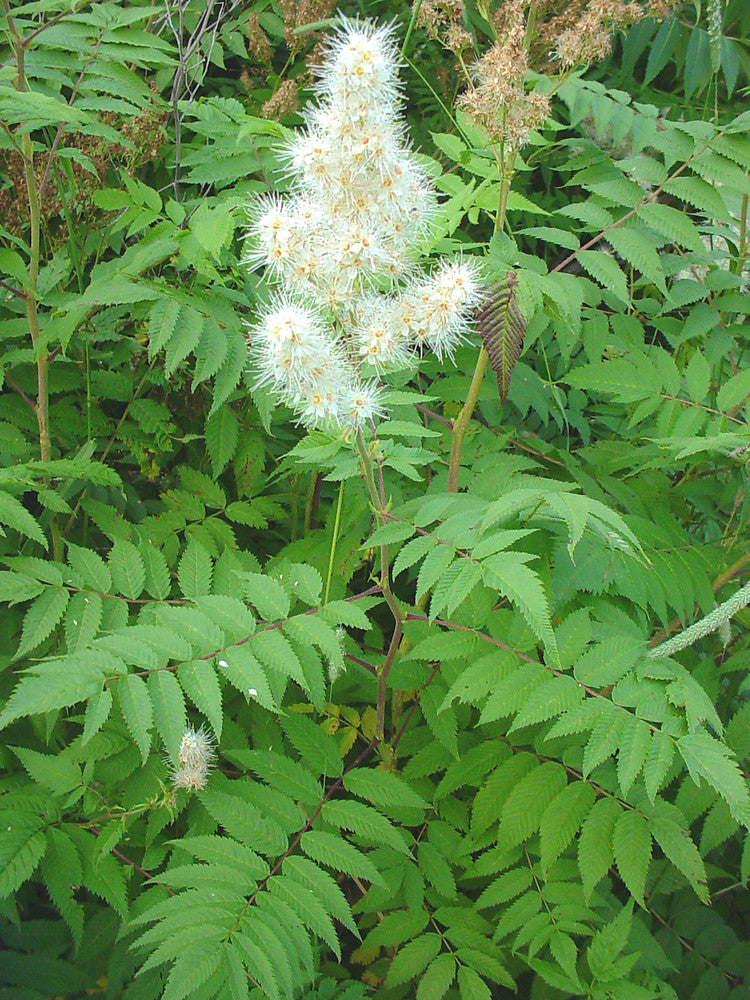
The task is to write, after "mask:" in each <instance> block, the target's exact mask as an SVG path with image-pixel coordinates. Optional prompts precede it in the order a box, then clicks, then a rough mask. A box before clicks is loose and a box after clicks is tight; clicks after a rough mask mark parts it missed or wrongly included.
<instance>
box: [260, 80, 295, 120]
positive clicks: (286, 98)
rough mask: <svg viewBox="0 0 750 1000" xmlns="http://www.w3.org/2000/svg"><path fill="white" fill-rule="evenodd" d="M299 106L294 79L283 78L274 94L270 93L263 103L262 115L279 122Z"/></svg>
mask: <svg viewBox="0 0 750 1000" xmlns="http://www.w3.org/2000/svg"><path fill="white" fill-rule="evenodd" d="M298 107H299V94H298V92H297V84H296V82H295V81H294V80H284V81H282V83H280V84H279V88H278V90H277V91H276V93H275V94H272V95H271V97H269V98H268V100H267V101H266V103H265V104H264V105H263V117H264V118H270V119H271V120H272V121H275V122H280V121H281V120H282V119H283V118H286V116H287V115H289V114H291V113H292V112H293V111H296V110H297V108H298Z"/></svg>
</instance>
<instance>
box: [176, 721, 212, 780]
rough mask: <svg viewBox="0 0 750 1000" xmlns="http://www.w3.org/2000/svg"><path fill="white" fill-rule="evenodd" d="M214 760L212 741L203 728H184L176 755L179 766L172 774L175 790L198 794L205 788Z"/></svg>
mask: <svg viewBox="0 0 750 1000" xmlns="http://www.w3.org/2000/svg"><path fill="white" fill-rule="evenodd" d="M213 758H214V740H213V737H212V736H211V734H210V733H207V732H206V731H205V730H204V728H203V726H201V727H200V729H193V727H192V726H186V727H185V731H184V732H183V734H182V740H181V742H180V749H179V753H178V755H177V761H178V764H179V766H178V767H177V768H176V769H175V770H174V771H173V773H172V784H173V785H174V786H175V788H186V789H188V791H194V792H199V791H201V789H203V788H205V787H206V782H207V781H208V772H209V770H210V769H211V763H212V761H213Z"/></svg>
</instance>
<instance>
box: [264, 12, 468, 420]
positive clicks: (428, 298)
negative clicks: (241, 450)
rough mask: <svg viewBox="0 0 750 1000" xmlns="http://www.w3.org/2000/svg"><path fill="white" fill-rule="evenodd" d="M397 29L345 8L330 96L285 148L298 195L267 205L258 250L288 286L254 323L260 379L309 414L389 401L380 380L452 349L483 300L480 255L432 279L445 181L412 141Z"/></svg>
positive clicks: (372, 407) (369, 409) (326, 64)
mask: <svg viewBox="0 0 750 1000" xmlns="http://www.w3.org/2000/svg"><path fill="white" fill-rule="evenodd" d="M397 70H398V57H397V52H396V48H395V46H394V43H393V39H392V37H391V33H390V30H389V29H387V28H382V27H375V26H374V25H373V24H371V23H370V22H359V21H350V20H346V19H342V22H341V27H340V29H339V31H338V32H337V34H336V35H334V36H333V38H332V39H330V40H329V42H328V48H327V51H326V54H325V58H324V60H323V64H322V66H321V67H320V69H319V75H320V81H319V84H318V93H319V97H320V100H319V103H318V105H317V106H316V107H314V108H313V109H312V110H310V111H309V112H308V114H307V120H306V126H305V128H304V129H303V130H302V131H301V132H300V133H299V134H298V135H297V136H296V137H295V138H294V140H293V141H292V142H290V143H289V144H288V146H287V149H286V151H285V154H286V160H287V163H288V167H289V172H290V175H291V178H292V185H291V188H292V189H291V193H290V196H289V197H288V198H286V199H284V200H282V199H280V198H278V197H277V196H271V197H269V198H266V199H260V200H259V201H258V203H257V204H256V205H255V206H254V210H253V212H252V221H251V226H250V231H249V240H248V253H247V258H246V260H247V262H248V263H250V264H252V265H254V266H262V267H265V268H266V270H267V274H268V275H269V277H271V278H273V279H274V280H275V281H276V283H277V284H278V286H279V289H280V290H279V292H278V293H277V294H276V295H275V296H274V297H273V298H272V300H271V302H270V304H269V305H268V306H267V308H266V309H265V310H264V312H263V313H262V315H261V316H260V317H259V318H258V320H257V322H256V323H255V325H254V326H253V328H252V330H251V349H252V353H253V356H254V361H255V366H256V369H257V371H258V382H259V384H263V385H268V386H270V387H271V388H272V389H273V390H274V391H275V393H276V395H277V396H278V397H279V398H280V399H281V400H282V401H284V402H285V403H288V404H289V405H290V406H292V407H293V408H294V409H295V410H296V412H297V413H298V415H299V418H300V420H301V422H302V423H304V424H305V425H306V426H313V427H314V426H318V425H321V424H323V425H328V426H330V425H343V426H352V427H357V426H359V424H361V423H362V421H366V420H368V419H372V417H374V416H376V415H379V414H380V413H382V405H381V403H380V388H379V385H378V383H377V381H376V380H375V379H373V378H367V377H366V373H367V371H368V368H369V370H370V373H371V374H374V373H377V372H379V371H382V370H383V369H385V368H394V367H403V366H404V365H405V364H407V363H408V362H409V360H410V358H411V356H412V355H413V354H414V352H415V351H416V350H419V351H422V350H424V349H431V350H433V351H435V353H436V354H437V355H438V357H441V358H442V357H443V356H444V355H447V356H449V357H450V356H451V355H452V353H453V351H454V350H455V347H456V345H457V344H458V342H459V341H460V340H461V339H462V338H463V336H464V335H465V333H466V330H467V327H468V316H469V313H470V311H471V309H472V308H473V307H474V306H475V305H476V304H477V303H478V301H479V299H480V289H479V281H478V273H477V269H476V267H475V266H474V265H473V264H471V263H469V262H465V261H456V262H453V263H446V262H442V263H441V264H440V265H438V267H437V268H436V269H435V271H434V272H433V274H432V275H431V276H429V277H427V276H425V275H422V274H420V273H419V272H418V271H417V269H416V265H415V259H414V258H415V256H416V253H417V251H416V249H415V248H416V246H417V245H418V243H419V242H420V240H421V239H422V237H423V236H424V235H425V234H426V232H427V231H428V229H429V226H430V222H431V219H432V216H433V213H434V209H435V204H436V196H435V190H434V187H433V185H432V183H431V181H430V179H429V178H428V176H427V175H426V174H425V172H424V170H423V169H422V167H421V166H420V165H419V163H418V161H417V159H416V157H415V156H414V155H413V154H412V153H411V152H410V151H409V150H408V148H407V146H406V143H405V140H404V135H403V125H402V123H401V120H400V117H399V109H398V101H399V93H398V77H397Z"/></svg>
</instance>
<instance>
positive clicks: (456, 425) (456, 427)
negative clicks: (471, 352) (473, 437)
mask: <svg viewBox="0 0 750 1000" xmlns="http://www.w3.org/2000/svg"><path fill="white" fill-rule="evenodd" d="M489 359H490V356H489V354H488V353H487V351H486V349H485V348H484V347H482V349H481V350H480V352H479V357H478V358H477V366H476V368H475V369H474V375H473V377H472V379H471V385H470V386H469V393H468V395H467V397H466V402H465V403H464V405H463V406H462V407H461V412H460V413H459V415H458V417H457V418H456V420H454V422H453V430H452V432H451V457H450V461H449V463H448V492H449V493H455V492H456V491H457V490H458V474H459V472H460V470H461V449H462V447H463V443H464V435H465V434H466V428H467V427H468V426H469V422H470V420H471V418H472V415H473V413H474V407H475V406H476V404H477V399H478V397H479V390H480V389H481V388H482V382H483V381H484V373H485V372H486V371H487V362H488V361H489Z"/></svg>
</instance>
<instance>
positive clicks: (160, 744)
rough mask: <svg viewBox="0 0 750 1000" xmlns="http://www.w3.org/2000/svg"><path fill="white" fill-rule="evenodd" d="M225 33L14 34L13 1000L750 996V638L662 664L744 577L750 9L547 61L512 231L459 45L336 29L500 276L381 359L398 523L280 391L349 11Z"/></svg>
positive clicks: (480, 43)
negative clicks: (264, 315)
mask: <svg viewBox="0 0 750 1000" xmlns="http://www.w3.org/2000/svg"><path fill="white" fill-rule="evenodd" d="M218 6H219V7H221V11H219V10H218V7H213V6H211V5H205V4H199V3H197V2H193V0H191V2H188V3H186V4H183V5H182V21H181V22H180V23H181V25H182V29H181V32H182V33H181V34H180V29H179V27H178V24H177V23H176V14H174V8H172V13H171V14H170V15H169V16H167V14H166V13H165V11H163V10H162V9H161V8H155V7H153V6H150V5H147V4H145V3H141V2H136V3H131V4H123V3H120V2H119V0H103V2H100V3H97V4H89V5H86V4H84V5H81V4H74V5H70V4H66V3H64V2H62V0H41V2H34V3H21V4H16V5H13V6H12V7H11V8H8V9H5V12H4V15H3V22H2V25H3V32H4V35H3V41H2V46H3V48H2V60H1V61H2V66H3V73H2V74H1V79H0V119H1V120H2V123H3V125H4V129H3V132H2V134H1V135H0V175H1V176H2V188H1V189H0V206H2V216H1V217H0V227H2V228H0V238H1V239H2V247H0V269H2V272H3V273H2V275H1V276H0V278H1V280H2V284H0V336H1V337H2V341H3V346H4V351H3V356H2V358H0V377H1V378H2V380H3V381H2V390H3V392H2V396H0V562H1V563H2V568H0V602H1V603H2V609H3V610H2V619H1V625H0V635H1V639H0V727H2V744H1V745H0V763H1V764H2V772H3V773H2V776H1V777H0V935H1V936H2V940H3V957H2V961H0V993H1V994H2V996H3V997H5V996H6V995H7V997H9V998H10V997H12V996H13V997H14V996H20V997H23V998H24V1000H35V998H39V997H77V996H83V995H95V994H96V993H99V992H102V991H104V992H106V994H107V996H108V997H111V998H115V997H123V998H124V1000H156V998H158V997H164V998H165V1000H187V998H196V1000H213V998H221V1000H224V998H229V1000H256V998H259V997H262V996H267V997H270V998H272V1000H286V998H289V1000H292V998H310V1000H335V998H341V1000H360V998H362V997H365V996H375V995H376V996H381V995H382V996H383V997H384V998H386V1000H388V998H393V1000H399V998H401V997H406V996H414V995H416V997H417V998H418V1000H440V998H443V997H445V998H450V1000H485V998H490V997H501V996H503V997H504V996H511V995H516V996H519V997H524V998H528V1000H537V998H541V997H545V998H547V997H561V998H562V997H579V996H581V997H591V998H594V997H596V998H607V1000H651V998H655V997H659V998H674V997H679V998H680V1000H683V998H684V1000H688V998H695V1000H701V998H703V997H707V996H711V997H719V998H723V997H727V998H729V997H731V998H732V1000H740V998H741V997H744V996H745V995H746V993H747V990H748V980H750V948H749V947H748V943H747V939H748V935H747V904H746V902H744V901H743V900H744V896H743V892H742V890H743V887H745V888H746V884H747V880H748V877H749V876H750V838H748V832H747V831H748V826H749V825H750V798H749V796H748V780H749V779H748V761H749V760H750V709H749V702H748V696H749V695H750V685H749V684H748V682H747V678H746V674H747V665H748V650H747V627H748V625H749V624H750V612H748V610H747V608H745V607H742V608H740V609H739V610H738V611H737V613H736V614H735V616H734V617H733V618H731V619H730V620H729V621H724V622H723V625H722V628H721V629H720V630H719V631H717V632H715V633H712V634H709V635H702V636H701V637H700V639H698V640H697V641H694V642H691V643H690V644H689V645H686V646H685V648H681V649H680V650H679V651H677V652H675V653H674V654H673V655H672V656H669V657H667V656H664V655H660V651H659V650H658V649H656V648H655V647H657V646H658V645H659V643H660V642H661V641H663V639H664V638H665V637H666V636H667V635H670V634H674V633H676V632H679V631H682V630H683V629H684V628H685V627H687V626H688V625H689V624H690V623H691V622H694V621H696V620H698V619H700V618H702V617H704V616H706V615H708V614H710V613H711V612H712V611H713V609H714V608H715V606H716V605H717V604H723V603H724V602H726V601H727V600H728V599H729V598H731V597H732V595H733V594H734V593H735V592H736V591H737V590H738V589H739V587H740V586H741V583H740V582H738V580H739V576H738V575H739V574H740V572H741V571H742V570H743V567H746V566H747V550H748V532H747V523H748V503H747V482H746V480H747V455H748V453H749V452H748V449H749V448H750V437H749V436H748V429H749V427H750V406H749V405H748V399H749V398H750V374H749V372H750V369H748V364H747V357H748V355H747V344H748V322H747V312H748V309H747V301H748V295H747V253H748V239H747V199H748V194H750V183H749V182H748V169H750V145H749V144H748V140H747V138H746V133H747V128H748V115H747V113H746V112H745V113H742V112H743V102H742V98H743V96H744V95H745V91H746V88H747V80H748V78H749V77H750V72H749V70H750V61H749V60H748V54H747V51H746V48H747V46H746V42H745V41H744V39H746V37H747V34H748V31H747V29H748V8H747V5H746V4H743V3H742V2H741V0H727V2H724V0H721V2H719V0H714V2H712V3H710V4H709V5H708V7H709V14H710V11H713V12H714V13H713V14H712V15H710V16H712V17H714V21H712V22H710V23H709V21H708V20H707V14H706V10H705V9H704V10H702V11H701V10H697V9H696V8H694V7H693V6H691V5H685V6H684V8H680V7H679V6H678V7H676V8H675V9H674V10H673V12H672V13H671V14H670V16H667V17H666V18H665V19H664V20H662V21H660V22H658V21H657V20H656V19H655V18H654V17H647V18H644V19H643V20H641V21H640V22H639V23H638V24H636V25H634V26H633V27H632V28H631V29H629V30H628V31H627V32H623V33H621V34H620V35H619V36H618V39H617V40H616V42H615V50H614V54H613V56H612V57H611V58H610V59H609V60H605V61H603V62H602V63H600V64H598V65H597V66H592V67H589V68H588V69H585V70H584V69H583V68H582V67H581V68H579V69H577V70H576V71H575V72H572V73H563V74H562V75H560V76H558V77H556V78H555V80H554V82H550V81H551V78H548V77H542V76H541V74H533V75H534V77H535V79H536V78H537V77H538V78H539V79H538V85H539V87H540V88H541V89H545V90H547V91H550V90H552V88H553V86H554V94H553V95H552V103H551V113H550V117H549V118H548V119H547V121H546V122H545V123H544V125H542V126H540V129H539V130H538V131H536V132H532V133H531V135H530V137H529V141H528V143H527V144H526V145H525V146H524V147H523V148H522V149H521V150H520V151H519V153H518V155H517V157H516V158H515V160H516V162H515V165H514V169H515V173H514V175H513V179H512V186H511V190H510V191H509V192H508V191H507V190H506V192H505V193H506V194H507V203H506V204H505V209H507V211H505V212H504V213H499V210H498V206H499V200H500V199H501V198H502V197H503V194H502V192H503V190H504V183H505V181H506V179H507V178H506V177H505V176H504V175H502V174H501V172H500V170H499V164H500V163H501V161H499V160H498V158H497V156H496V150H494V149H493V147H492V145H491V142H490V140H489V138H488V136H487V135H486V134H485V133H484V132H483V131H482V129H480V128H479V127H478V126H476V125H474V124H473V123H472V122H471V121H470V120H469V119H468V118H467V117H466V116H465V115H463V114H462V113H461V112H457V113H455V114H454V112H453V111H452V110H451V108H450V105H451V102H452V100H453V97H454V93H453V90H451V88H450V86H447V87H446V88H444V89H441V88H442V86H443V85H442V83H441V82H440V81H441V80H442V79H443V77H445V79H447V80H449V81H450V80H451V79H453V76H454V75H455V74H454V71H455V63H454V61H453V58H452V56H449V54H447V53H446V52H445V51H443V50H442V49H440V47H439V45H438V43H437V41H436V40H435V39H433V38H431V37H430V36H429V34H428V33H427V32H426V31H425V30H424V28H423V27H422V26H420V24H419V23H418V22H417V21H416V20H412V8H411V5H409V4H406V3H399V2H396V0H378V2H376V3H374V4H363V3H360V4H356V3H347V4H342V5H340V6H341V9H342V10H344V11H345V12H346V13H349V14H357V13H359V14H367V15H371V16H375V17H378V18H379V19H381V20H382V21H384V22H385V21H389V20H391V19H395V30H396V32H397V34H398V36H399V38H400V40H401V42H402V43H403V44H404V54H405V59H406V61H407V62H408V67H407V69H406V71H405V76H406V88H407V92H408V93H409V108H410V123H409V124H410V128H411V130H412V132H413V135H414V138H415V140H416V142H417V144H420V150H421V153H420V155H421V156H422V159H423V162H424V163H425V164H426V166H427V168H428V169H429V171H430V172H431V174H433V175H434V176H435V178H436V183H437V185H438V187H439V189H440V190H441V192H442V193H443V195H444V198H443V201H442V203H441V206H440V209H439V213H438V218H437V220H436V225H435V229H434V232H433V233H432V234H431V236H430V239H429V242H430V246H429V247H428V248H427V249H428V250H429V251H434V252H435V253H438V254H441V255H451V254H456V253H459V252H461V253H465V254H467V255H468V254H475V255H479V256H482V257H483V261H484V267H485V271H486V275H487V280H488V284H489V285H490V287H492V283H494V285H495V288H496V289H498V288H499V289H501V290H502V291H501V292H497V291H496V294H495V298H494V299H490V303H489V305H488V306H487V307H486V309H485V312H484V316H483V317H482V316H481V315H480V318H479V323H478V330H477V331H476V333H473V334H472V335H471V341H472V342H471V343H469V344H467V345H466V346H464V347H462V348H461V349H460V350H459V351H458V353H457V358H456V360H457V366H456V368H452V367H451V366H449V365H447V364H445V363H441V362H439V361H438V360H437V359H435V358H427V357H425V358H424V359H422V360H421V361H420V362H419V363H417V361H416V360H415V363H414V366H413V370H412V371H410V372H407V373H406V374H404V375H402V376H399V377H398V378H397V379H396V378H392V379H390V382H389V378H388V376H385V380H386V382H387V383H388V401H389V413H388V418H387V419H384V420H382V421H381V422H380V423H378V424H377V425H376V426H375V429H374V433H373V432H372V431H371V430H370V429H367V431H366V433H364V441H363V446H364V450H365V457H366V460H367V462H369V469H370V472H371V475H372V481H373V483H374V489H375V497H374V499H373V494H372V493H371V492H369V491H368V489H367V482H366V476H365V475H363V473H365V472H366V469H367V468H368V465H367V462H365V463H364V464H363V460H362V459H358V458H357V456H356V455H355V453H354V451H353V449H352V447H351V444H352V442H351V440H349V439H347V438H345V437H339V438H334V437H331V436H329V435H328V434H326V433H324V432H323V431H315V432H311V433H309V434H304V433H303V431H302V430H301V429H300V428H298V427H295V426H294V425H293V423H292V422H290V419H289V416H290V413H289V411H288V410H286V409H285V408H283V407H282V408H277V407H274V406H272V405H271V403H270V402H269V399H268V397H267V395H266V394H265V393H264V391H263V390H262V389H261V388H257V387H254V386H253V384H252V380H251V378H250V377H249V376H248V375H246V368H247V360H246V358H247V347H246V342H245V335H244V323H245V321H246V320H247V319H250V318H251V317H252V316H253V314H254V311H255V309H256V308H257V306H258V305H259V304H261V303H262V302H264V301H265V299H266V298H267V296H268V291H269V290H268V289H267V288H266V287H264V286H263V285H262V283H261V282H260V281H259V280H258V279H257V278H256V277H254V276H253V275H251V274H248V272H247V269H246V268H245V267H244V266H243V265H242V262H241V261H242V248H241V242H240V241H241V236H242V232H241V230H242V227H243V224H244V208H245V205H246V203H247V201H248V199H250V198H252V197H253V196H255V195H257V194H258V193H263V192H265V191H269V190H283V188H284V185H285V177H284V172H283V169H281V168H280V166H279V160H278V157H277V155H276V152H275V149H274V147H275V146H276V145H277V144H278V142H279V140H280V139H282V138H283V137H284V136H285V135H286V134H287V132H288V130H289V129H291V128H293V127H294V126H295V125H297V124H298V123H299V120H300V119H299V116H298V115H296V114H295V113H294V112H288V113H287V114H286V115H285V116H284V117H283V118H282V123H278V122H275V121H272V120H270V114H271V112H272V107H268V106H266V109H265V110H264V108H263V106H264V104H265V102H267V101H269V99H271V98H274V95H278V94H279V93H284V92H283V91H281V92H280V91H279V88H280V87H281V86H282V85H283V86H286V85H287V84H289V83H292V85H293V86H296V87H297V88H298V91H299V96H300V98H301V100H302V101H306V100H308V99H309V98H310V97H311V94H310V92H309V90H307V89H306V88H307V86H308V81H307V77H306V75H305V74H306V67H307V63H308V59H309V56H310V52H311V49H312V46H313V44H314V42H315V40H316V39H317V37H319V36H318V34H317V33H316V32H317V29H316V26H308V25H306V24H305V23H304V18H305V16H306V15H304V14H303V13H299V11H302V8H304V7H305V6H306V5H303V4H300V5H288V4H282V5H279V4H272V3H269V2H266V0H262V2H259V3H253V4H251V5H250V7H249V9H248V8H247V7H246V6H244V5H240V4H238V5H235V6H232V5H231V4H224V5H218ZM323 6H324V5H323ZM465 6H466V15H465V21H464V26H465V27H466V29H467V30H468V31H470V33H471V38H472V40H473V42H474V43H475V44H476V47H477V51H483V50H484V49H485V48H486V47H487V45H488V44H490V43H491V41H492V36H491V30H490V21H489V20H488V16H487V15H488V13H489V11H490V10H491V9H494V8H495V7H496V6H497V4H494V3H493V4H490V5H489V8H486V7H485V5H483V4H479V3H476V4H475V3H473V2H470V3H467V4H466V5H465ZM288 8H295V10H292V12H291V13H290V10H289V9H288ZM296 8H299V11H296ZM717 10H718V12H719V15H720V17H719V22H718V27H719V30H718V34H717V31H716V30H715V29H716V11H717ZM9 15H10V17H12V21H11V20H10V19H9ZM298 15H299V17H300V18H302V20H299V19H298V20H293V19H294V18H297V17H298ZM170 17H171V18H172V21H170ZM284 17H286V24H285V22H284ZM290 18H291V19H292V20H290ZM173 22H174V23H173ZM325 26H326V25H325V24H324V25H323V26H322V27H325ZM320 27H321V26H318V28H320ZM175 29H177V33H176V34H175ZM709 29H710V30H709ZM19 38H21V39H23V40H24V44H23V56H24V59H23V68H22V71H21V73H20V76H19V62H18V47H17V40H18V39H19ZM191 45H192V47H191ZM14 46H15V49H14ZM433 69H434V70H435V72H434V73H433V72H432V70H433ZM554 69H555V67H554V66H553V70H554ZM428 71H429V72H428ZM21 78H22V85H19V82H20V81H21ZM287 89H288V88H287ZM454 89H455V88H454ZM24 158H26V165H27V167H29V170H28V171H27V172H26V173H24V170H23V166H24ZM512 166H513V165H512ZM34 192H35V194H34ZM30 193H31V195H32V197H31V199H30V201H31V205H30V204H29V194H30ZM37 210H38V211H37ZM37 215H38V219H37V221H36V223H35V217H36V216H37ZM500 220H502V224H499V222H500ZM510 271H512V272H513V274H514V275H515V277H509V272H510ZM480 336H481V339H482V342H483V343H484V344H485V346H486V347H487V350H488V352H489V355H490V361H491V363H492V366H493V369H494V370H495V373H496V375H497V380H498V387H497V388H496V387H495V385H494V384H493V380H492V378H488V379H485V380H484V382H483V383H482V386H481V388H480V390H479V395H478V403H477V412H476V414H475V416H476V417H477V418H478V419H474V420H472V421H471V422H470V423H469V425H468V430H467V432H466V437H465V439H464V441H463V449H462V451H461V449H460V448H459V457H460V460H461V461H460V478H459V485H460V487H461V489H460V491H459V492H454V491H452V490H449V488H448V483H449V479H448V475H447V469H448V463H449V462H450V461H451V458H450V456H451V446H452V444H454V443H455V431H454V430H453V427H452V425H453V424H454V422H455V423H456V424H457V423H458V417H459V414H460V413H461V408H462V407H463V406H464V404H465V403H466V400H467V399H468V398H469V397H470V395H471V386H472V374H473V372H474V366H475V362H476V355H477V348H478V346H479V343H480ZM417 369H418V370H417ZM498 388H499V393H498ZM40 401H41V402H42V403H43V402H45V401H46V402H48V404H49V406H48V412H47V416H45V412H44V409H45V408H44V406H43V405H42V406H40V405H39V404H40ZM381 488H382V491H383V492H382V496H380V497H378V494H379V493H380V490H381ZM340 489H341V491H342V492H341V493H340V494H339V490H340ZM339 498H340V500H341V502H340V505H339ZM337 509H338V511H339V514H338V516H337ZM382 559H385V563H386V565H388V564H390V574H389V579H390V580H391V581H392V588H393V594H394V597H393V602H394V603H395V606H396V608H397V612H398V616H399V626H398V629H397V631H396V634H395V640H394V641H393V642H392V637H393V636H394V631H393V628H394V617H393V608H392V607H390V606H389V604H387V603H386V601H385V599H384V597H385V596H390V594H388V595H384V593H383V586H384V581H385V580H386V577H385V576H384V575H383V564H382V562H381V560H382ZM401 629H402V630H403V634H401ZM389 646H390V647H392V650H391V652H392V654H393V655H390V654H389ZM386 665H387V666H386ZM201 725H203V726H204V729H205V731H206V732H207V733H209V734H210V736H211V739H212V741H213V743H214V744H215V747H214V750H213V751H212V752H213V753H214V754H215V757H214V759H213V761H212V764H213V766H212V767H211V768H210V770H209V771H208V775H207V780H206V781H204V782H203V783H201V782H198V784H196V785H194V786H192V787H189V788H186V787H178V785H177V784H176V783H175V773H176V772H177V771H178V770H179V768H180V767H181V766H182V765H183V764H184V757H185V748H184V745H183V737H184V735H185V732H186V727H188V726H192V727H194V728H198V727H200V726H201ZM381 725H382V726H383V730H382V733H381V731H380V729H379V726H381Z"/></svg>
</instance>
